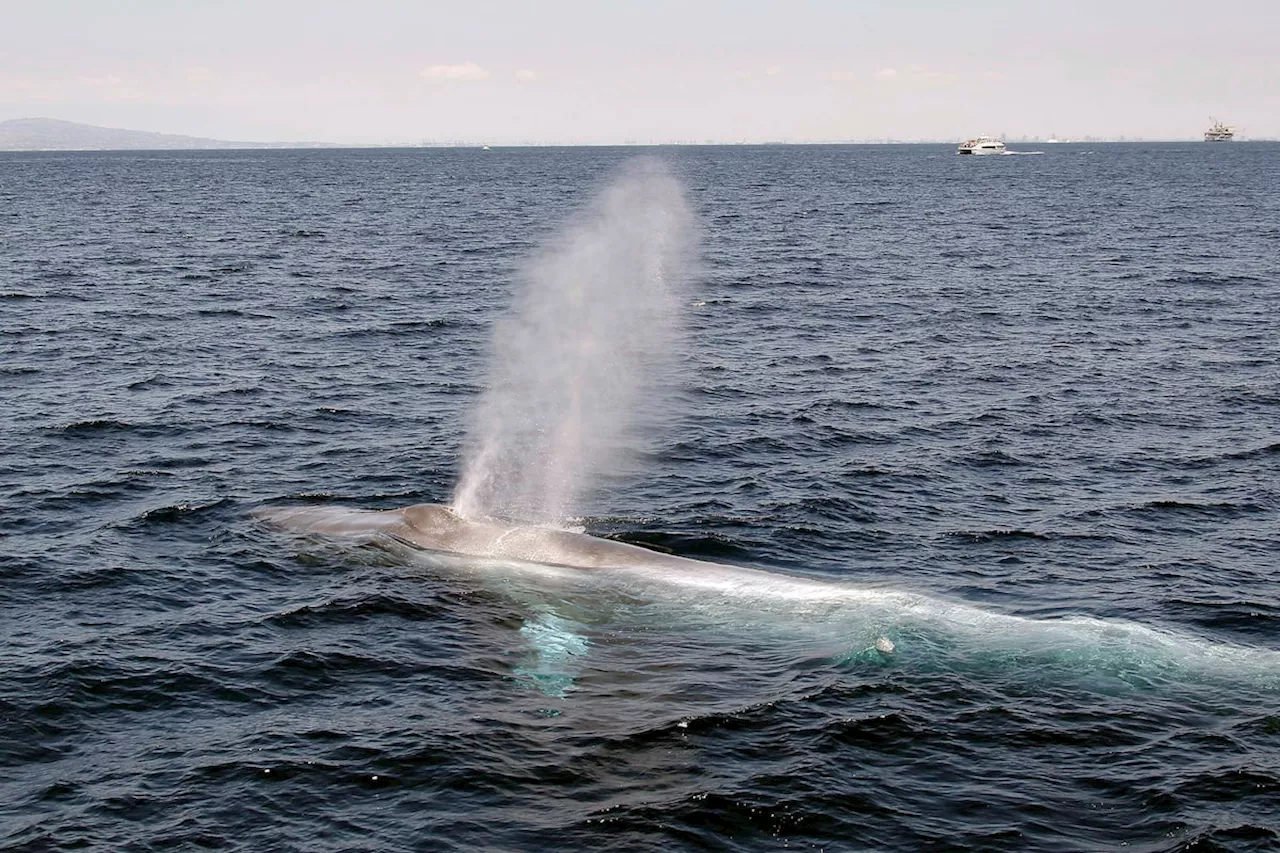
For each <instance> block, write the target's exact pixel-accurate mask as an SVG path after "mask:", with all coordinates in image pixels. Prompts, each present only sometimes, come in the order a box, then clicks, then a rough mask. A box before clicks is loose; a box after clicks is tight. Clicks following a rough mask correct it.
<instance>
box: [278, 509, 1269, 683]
mask: <svg viewBox="0 0 1280 853" xmlns="http://www.w3.org/2000/svg"><path fill="white" fill-rule="evenodd" d="M255 515H256V516H257V517H258V518H259V519H261V520H263V521H266V522H267V523H269V524H271V525H273V526H275V527H278V528H281V529H285V530H290V531H293V532H295V533H298V534H301V535H304V536H308V537H313V536H314V537H321V538H323V539H326V540H334V541H336V542H339V543H347V544H351V545H356V546H374V547H378V548H381V549H384V550H386V551H389V552H393V553H397V554H400V555H403V556H404V558H405V559H407V560H408V561H410V562H414V563H418V564H421V565H424V566H427V567H431V568H434V569H438V570H442V571H447V572H451V573H453V574H465V575H470V576H476V577H481V578H491V579H497V580H500V581H501V583H500V584H499V585H498V586H497V587H495V588H496V589H498V590H500V591H501V592H502V593H503V594H505V595H508V596H511V597H514V598H516V599H518V600H519V601H521V603H523V604H525V605H528V606H531V607H532V608H533V610H534V611H536V613H535V616H534V617H533V618H532V619H531V620H529V621H528V622H527V624H526V626H525V628H524V629H522V632H521V633H522V634H523V635H524V636H525V637H526V638H527V639H528V640H529V641H530V642H532V643H533V644H534V645H535V649H534V651H535V653H536V655H537V656H538V658H539V660H542V661H544V663H545V661H547V660H556V661H561V660H563V659H564V657H565V656H566V654H569V655H570V656H572V655H576V654H578V653H579V652H577V651H572V650H574V649H578V650H585V648H586V647H587V645H588V643H587V641H586V639H585V637H584V636H583V635H581V634H578V633H575V632H574V631H572V630H568V629H566V628H565V627H564V626H565V625H567V624H568V622H566V620H564V619H562V618H561V617H560V616H558V615H557V614H556V612H555V605H554V604H548V602H554V601H556V600H562V597H563V595H564V594H565V593H566V592H568V593H571V594H572V595H574V596H577V598H576V599H575V600H577V601H581V600H582V598H583V596H585V600H587V601H597V602H599V603H600V606H601V607H603V608H605V610H607V608H608V602H609V601H610V600H617V598H618V596H623V597H626V598H629V599H631V600H641V601H645V602H651V603H657V604H660V605H665V606H662V607H660V608H659V611H660V612H662V613H665V614H667V616H665V617H663V618H664V619H667V620H669V619H670V618H675V619H677V620H678V619H679V618H681V617H680V614H682V613H683V614H686V615H688V616H689V618H704V619H705V618H713V619H714V621H715V622H716V624H721V625H726V626H736V627H739V628H741V627H745V626H755V628H751V630H756V628H760V629H762V630H766V631H779V630H782V631H784V632H805V633H806V635H807V636H810V637H815V638H817V639H818V641H819V642H821V643H822V644H823V645H824V646H830V644H831V642H832V641H838V642H837V644H838V645H840V646H841V648H842V649H843V651H841V652H837V657H844V658H845V659H850V660H853V659H861V660H867V659H871V660H876V661H880V662H882V663H883V662H887V661H889V660H890V659H891V658H892V659H895V660H896V659H903V660H914V661H917V662H920V663H921V664H922V665H926V666H929V667H931V668H936V667H938V666H942V667H944V668H952V667H959V668H963V669H974V668H977V669H987V668H989V667H992V666H996V667H1000V668H1004V667H1005V666H1016V667H1019V668H1021V669H1024V670H1025V671H1026V673H1027V675H1028V677H1031V675H1032V673H1033V672H1034V671H1036V670H1039V672H1040V677H1043V678H1056V677H1058V676H1055V675H1053V674H1052V673H1055V672H1056V673H1059V674H1061V673H1062V672H1063V670H1064V668H1065V669H1066V670H1072V671H1077V672H1087V673H1089V674H1090V675H1089V677H1090V678H1091V679H1092V678H1094V677H1105V678H1106V679H1109V681H1110V682H1123V683H1125V684H1128V685H1129V686H1140V685H1150V684H1153V683H1159V682H1161V681H1171V680H1172V681H1177V680H1181V679H1183V678H1185V677H1187V676H1194V677H1195V678H1210V679H1216V678H1220V677H1224V676H1225V677H1227V678H1229V679H1232V680H1234V679H1236V678H1239V677H1241V676H1245V677H1247V678H1248V679H1249V680H1252V681H1255V683H1256V684H1257V685H1258V686H1260V687H1262V688H1263V689H1265V690H1268V691H1271V690H1276V689H1280V652H1277V651H1275V650H1272V649H1267V648H1258V647H1250V646H1240V645H1234V644H1231V643H1215V642H1212V641H1209V640H1208V639H1206V638H1203V637H1198V636H1195V635H1193V634H1188V633H1183V632H1181V631H1177V630H1169V629H1163V628H1154V627H1150V626H1147V625H1143V624H1140V623H1136V622H1131V621H1126V620H1120V619H1100V618H1096V617H1092V616H1066V617H1060V618H1048V619H1037V618H1030V617H1024V616H1018V615H1013V614H1008V613H999V612H995V611H992V610H988V609H985V608H982V607H978V606H975V605H972V604H967V603H965V602H960V601H952V600H948V599H945V598H940V597H936V596H932V595H925V594H921V593H916V592H910V591H906V590H901V589H892V588H885V587H879V586H871V585H866V584H858V583H851V582H848V581H843V580H835V579H820V578H808V577H802V576H797V575H791V574H784V573H780V572H772V571H765V570H762V569H754V568H747V567H743V566H734V565H728V564H724V563H711V562H704V561H701V560H693V559H689V558H687V557H678V556H674V555H670V554H662V553H658V552H655V551H651V550H649V549H647V548H642V547H639V546H636V545H629V544H626V543H623V542H617V541H614V540H609V539H602V538H599V537H596V536H590V535H587V534H584V533H575V532H573V531H568V530H561V529H556V528H548V527H537V526H529V525H519V524H511V523H506V522H502V521H498V520H493V519H484V520H475V521H473V520H469V519H466V518H463V517H462V516H460V515H458V514H457V513H456V512H454V511H453V510H452V509H451V508H449V507H447V506H441V505H435V504H418V505H415V506H409V507H404V508H402V509H395V510H383V511H376V510H363V509H351V508H344V507H332V506H328V507H293V508H289V507H272V508H264V509H260V510H258V511H257V512H256V513H255ZM656 612H657V611H656ZM566 650H569V651H566ZM904 655H905V656H906V658H903V656H904ZM868 656H870V658H868ZM557 665H558V664H557Z"/></svg>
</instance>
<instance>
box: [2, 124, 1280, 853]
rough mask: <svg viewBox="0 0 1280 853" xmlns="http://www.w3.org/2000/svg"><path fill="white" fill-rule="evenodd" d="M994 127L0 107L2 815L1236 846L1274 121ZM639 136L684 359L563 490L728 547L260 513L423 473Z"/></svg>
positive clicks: (378, 498)
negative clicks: (674, 380)
mask: <svg viewBox="0 0 1280 853" xmlns="http://www.w3.org/2000/svg"><path fill="white" fill-rule="evenodd" d="M1013 147H1015V148H1016V147H1018V146H1013ZM1023 147H1025V148H1031V147H1033V146H1023ZM1042 148H1043V154H1040V155H1038V156H1005V157H976V158H969V157H956V156H955V155H954V153H953V148H952V147H951V146H927V145H913V146H829V147H827V146H821V147H819V146H814V147H705V148H704V147H677V148H658V149H645V150H643V151H641V152H637V150H636V149H627V148H582V149H552V148H539V149H494V150H492V151H481V150H478V149H454V150H445V149H421V150H367V151H359V150H311V151H266V152H264V151H252V152H213V153H210V152H177V153H89V152H85V153H32V154H0V404H2V406H3V416H2V417H0V848H3V849H5V850H15V851H19V850H20V851H43V850H71V849H90V850H113V851H114V850H119V851H150V850H192V849H210V850H242V851H255V853H256V851H264V850H305V851H350V850H369V851H411V850H412V851H416V850H424V851H425V850H431V851H436V850H459V851H463V850H509V851H531V850H617V851H645V850H652V851H671V850H717V851H719V850H731V851H764V850H779V849H796V850H829V851H837V850H875V851H921V850H969V851H1001V850H1007V851H1040V850H1046V851H1049V850H1052V851H1096V850H1111V849H1124V850H1126V851H1173V850H1178V851H1218V850H1223V851H1262V850H1278V849H1280V587H1278V586H1277V577H1278V575H1280V491H1278V483H1280V193H1277V192H1276V188H1277V187H1280V145H1276V144H1266V143H1232V144H1229V145H1206V144H1203V143H1198V144H1191V143H1187V144H1136V143H1131V144H1113V145H1108V144H1060V145H1047V146H1042ZM637 153H643V154H645V155H646V156H651V157H656V158H658V159H659V160H661V161H664V162H665V164H666V167H667V168H668V169H669V170H670V171H671V172H672V173H673V174H675V175H676V176H677V177H678V178H679V180H680V181H681V183H682V185H683V187H684V191H685V193H686V194H687V198H688V201H689V204H690V206H691V207H692V209H693V212H694V217H695V219H696V222H697V228H698V230H699V231H700V248H699V250H698V263H697V265H696V268H694V269H692V270H691V271H690V276H689V280H690V283H689V285H688V288H687V291H688V292H687V293H683V294H682V296H681V300H680V305H681V317H682V321H683V336H682V338H681V339H680V343H678V344H677V345H676V346H677V347H678V353H677V355H678V361H679V364H680V371H679V376H680V377H682V378H681V380H680V382H679V383H678V384H677V385H676V386H675V387H673V388H672V389H671V392H670V393H669V394H668V395H667V396H666V397H665V398H664V399H663V400H661V401H658V402H655V403H652V404H651V405H652V406H653V407H655V414H656V415H658V417H657V418H656V420H658V421H659V422H660V423H661V424H662V429H660V430H657V431H654V432H651V433H648V434H646V435H645V437H644V441H643V442H642V443H641V445H640V446H637V447H636V448H634V452H633V453H631V454H630V455H629V456H628V457H627V458H626V460H625V462H624V463H623V464H620V465H619V466H618V467H617V468H616V469H615V470H612V471H608V472H602V473H601V479H600V480H599V482H598V483H597V484H596V487H595V488H594V489H593V490H591V491H590V493H589V494H588V496H587V497H586V498H585V499H584V501H583V506H582V507H581V513H580V515H581V517H580V518H575V519H574V520H573V523H574V524H575V525H577V526H579V527H581V528H582V529H585V530H586V531H587V532H590V533H593V534H596V535H600V536H609V537H613V538H616V539H620V540H622V541H627V542H632V543H637V544H643V545H646V546H648V547H651V548H655V549H658V550H663V551H666V552H669V553H674V554H677V555H682V556H686V557H693V558H696V559H700V560H709V561H715V562H721V563H729V564H733V565H738V566H745V567H750V568H754V569H761V570H765V571H767V572H770V573H774V574H776V575H777V576H778V582H777V586H776V590H777V592H776V595H774V594H772V593H771V592H770V589H773V587H768V586H766V587H763V588H757V589H754V591H752V592H751V593H750V594H746V593H743V594H737V593H736V592H735V591H733V590H728V591H723V592H722V593H721V594H717V593H715V592H714V591H711V592H709V591H707V590H705V589H696V588H694V587H693V586H690V587H689V588H687V589H686V588H684V587H683V586H682V585H680V584H675V585H668V586H666V587H661V585H655V586H653V587H652V588H637V587H635V586H634V585H632V586H623V587H618V588H615V587H614V585H612V584H611V583H610V582H609V581H610V576H608V575H607V574H606V575H602V576H599V577H595V576H592V577H587V578H585V579H584V580H583V582H582V583H577V584H571V585H568V586H565V585H557V584H556V583H551V582H541V581H537V580H536V579H535V580H530V579H529V578H528V577H527V576H521V575H518V574H514V573H508V574H504V572H503V571H502V567H493V566H489V567H485V566H480V565H474V566H471V567H470V569H468V567H466V566H463V567H462V569H459V568H458V567H457V566H454V567H452V568H450V569H448V570H446V569H445V568H444V567H442V565H440V564H439V563H438V562H435V561H433V560H431V559H427V558H425V557H424V558H421V559H420V558H419V557H420V555H415V554H412V553H405V552H403V551H396V550H388V549H385V548H378V547H371V546H362V545H359V544H358V543H343V542H332V541H323V540H320V539H301V538H299V537H297V536H294V535H290V534H288V533H287V532H284V531H280V530H276V529H272V528H270V527H267V526H264V525H263V524H262V523H260V522H259V521H258V520H257V519H255V517H254V516H253V513H254V511H255V510H259V509H262V508H264V507H276V506H283V505H297V504H303V505H336V506H349V507H360V508H369V509H388V508H394V507H400V506H404V505H407V504H411V503H421V502H433V503H441V502H447V501H449V500H450V496H451V494H452V492H453V489H454V486H455V484H456V481H457V478H458V475H459V470H460V467H461V464H462V456H463V452H464V443H465V440H466V434H467V429H468V424H469V420H468V419H469V417H470V416H471V412H472V411H473V408H474V406H475V403H476V401H477V399H478V397H479V395H480V393H481V391H482V384H483V383H484V381H485V376H486V365H487V363H488V356H489V352H490V347H491V339H492V335H493V329H494V321H495V319H496V318H499V317H501V316H503V313H504V312H505V311H507V310H508V306H509V305H510V304H511V300H512V297H513V293H512V291H513V287H514V286H515V283H516V282H518V281H520V280H521V274H522V270H524V269H526V268H527V266H528V264H529V263H530V260H531V258H533V257H534V256H535V255H536V253H537V252H538V251H539V247H540V246H543V245H547V244H548V242H549V241H551V242H554V240H555V239H556V235H557V234H558V233H560V231H561V229H562V228H563V227H564V224H565V222H566V221H568V219H569V218H570V217H571V216H572V215H573V214H574V213H575V211H579V210H581V209H582V208H584V207H585V206H586V205H588V204H589V203H590V200H591V198H592V197H593V196H594V195H595V194H596V193H597V192H598V191H599V190H600V188H601V187H603V186H605V185H607V183H608V182H609V181H610V179H611V176H613V175H615V174H616V173H617V170H618V169H619V168H621V167H622V164H623V163H624V162H625V161H627V160H628V159H630V158H632V157H634V156H636V154H637ZM568 333H571V331H570V332H568ZM753 577H756V576H754V575H753ZM660 587H661V588H660ZM828 588H829V589H830V591H831V592H830V595H829V596H827V595H826V594H825V593H821V592H820V593H818V594H812V595H809V594H807V593H806V595H807V596H808V597H806V595H800V594H798V593H796V590H799V589H805V590H810V591H811V590H813V589H819V590H825V589H828ZM793 593H796V594H793ZM880 639H888V640H891V641H892V643H893V644H894V650H893V651H892V652H891V653H883V652H881V651H878V650H877V649H876V647H875V644H876V641H877V640H880Z"/></svg>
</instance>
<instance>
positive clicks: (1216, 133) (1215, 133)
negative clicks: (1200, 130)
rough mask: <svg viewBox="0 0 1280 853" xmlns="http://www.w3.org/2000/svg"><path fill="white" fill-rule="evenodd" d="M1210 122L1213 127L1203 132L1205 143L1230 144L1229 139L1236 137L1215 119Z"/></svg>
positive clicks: (1229, 129)
mask: <svg viewBox="0 0 1280 853" xmlns="http://www.w3.org/2000/svg"><path fill="white" fill-rule="evenodd" d="M1210 121H1212V122H1213V127H1211V128H1209V129H1208V130H1206V131H1205V132H1204V141H1205V142H1230V141H1231V138H1232V137H1234V136H1235V135H1236V132H1235V131H1234V130H1232V129H1231V128H1229V127H1227V126H1226V125H1225V124H1223V123H1222V122H1220V121H1218V120H1217V119H1210Z"/></svg>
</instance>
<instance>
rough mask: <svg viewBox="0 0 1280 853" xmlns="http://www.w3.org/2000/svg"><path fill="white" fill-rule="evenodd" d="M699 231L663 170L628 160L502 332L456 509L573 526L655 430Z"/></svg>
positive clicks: (542, 265)
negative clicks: (602, 481) (640, 439)
mask: <svg viewBox="0 0 1280 853" xmlns="http://www.w3.org/2000/svg"><path fill="white" fill-rule="evenodd" d="M693 246H694V224H693V216H692V214H691V213H690V210H689V207H688V204H687V202H686V201H685V197H684V192H683V190H682V188H681V186H680V184H679V182H678V181H677V180H676V179H675V178H674V177H673V176H672V175H671V174H670V173H669V172H668V171H667V169H666V168H665V167H664V166H662V165H661V164H660V163H658V162H656V161H654V160H652V159H648V158H644V159H638V160H633V161H630V162H628V163H627V164H625V165H624V167H623V168H622V169H621V170H620V171H619V173H618V174H617V176H616V177H615V178H614V180H613V181H612V182H611V183H610V184H609V185H608V186H607V187H605V188H604V190H603V191H602V192H601V193H600V194H599V196H598V197H597V198H595V199H594V201H593V202H592V203H591V204H590V205H589V206H588V208H587V209H586V210H584V211H582V212H581V213H580V214H578V215H577V216H576V217H574V218H573V219H571V221H570V222H569V223H568V225H567V227H566V228H565V229H564V231H563V232H562V233H561V235H560V237H559V238H558V239H556V240H555V241H553V243H552V244H551V245H550V246H548V247H547V248H545V249H544V250H543V252H542V253H541V254H540V255H539V256H538V257H536V258H535V259H534V260H533V262H532V263H531V264H530V266H529V268H528V269H527V271H526V273H525V275H524V276H523V277H522V278H521V280H520V281H519V282H518V283H517V288H516V296H515V299H514V302H513V305H512V308H511V310H510V312H509V313H508V314H507V316H505V317H504V318H502V319H501V320H499V321H498V322H497V323H496V324H495V326H494V336H493V344H492V353H491V360H490V367H489V375H488V381H487V383H486V390H485V392H484V394H483V396H482V397H481V399H480V402H479V405H478V406H477V407H476V410H475V415H474V420H473V422H472V426H471V433H470V436H469V440H468V446H467V455H466V461H465V463H464V465H463V469H462V477H461V479H460V481H459V484H458V488H457V491H456V492H455V494H454V500H453V506H454V509H455V510H456V511H457V512H458V513H459V514H461V515H462V516H464V517H468V518H478V517H482V516H502V517H506V518H511V519H518V520H522V521H528V522H534V523H544V524H545V523H552V524H554V523H558V522H562V521H563V520H564V519H565V518H566V517H568V516H569V515H570V514H572V513H574V512H577V511H580V509H581V508H580V506H579V501H580V500H581V499H582V497H583V496H584V494H585V493H586V491H587V490H589V489H590V487H591V485H592V481H593V476H594V475H596V474H597V473H598V472H601V471H603V470H608V469H609V468H611V467H612V465H613V464H614V463H615V462H616V461H617V460H616V457H617V455H618V454H619V453H620V452H622V449H623V448H624V447H625V446H627V445H628V444H629V443H630V442H631V441H632V440H633V439H634V438H635V437H636V431H637V429H639V428H641V427H643V426H645V422H646V418H645V414H646V412H647V411H651V410H652V392H653V391H654V390H655V385H656V384H657V382H658V377H660V376H661V375H662V373H663V370H664V368H665V367H666V366H667V365H668V364H669V360H670V356H671V352H672V349H673V345H674V344H675V342H676V338H677V326H678V323H679V314H678V310H677V309H678V304H679V301H680V299H679V296H678V294H679V293H680V291H681V290H682V285H683V283H684V279H685V277H686V276H687V274H688V270H689V268H690V262H691V258H692V254H693Z"/></svg>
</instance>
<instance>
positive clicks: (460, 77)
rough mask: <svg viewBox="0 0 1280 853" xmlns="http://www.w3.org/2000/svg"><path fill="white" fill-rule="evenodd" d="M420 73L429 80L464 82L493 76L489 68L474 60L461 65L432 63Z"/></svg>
mask: <svg viewBox="0 0 1280 853" xmlns="http://www.w3.org/2000/svg"><path fill="white" fill-rule="evenodd" d="M419 74H421V75H422V77H423V78H425V79H427V80H440V81H456V82H464V83H474V82H478V81H480V80H488V79H489V78H490V77H491V76H493V75H491V74H490V73H489V72H488V71H487V70H485V69H484V68H481V67H480V66H479V65H476V64H475V63H474V62H464V63H462V64H461V65H431V66H428V67H427V68H424V69H422V71H420V72H419Z"/></svg>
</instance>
